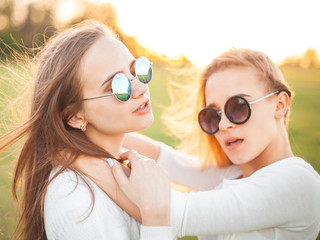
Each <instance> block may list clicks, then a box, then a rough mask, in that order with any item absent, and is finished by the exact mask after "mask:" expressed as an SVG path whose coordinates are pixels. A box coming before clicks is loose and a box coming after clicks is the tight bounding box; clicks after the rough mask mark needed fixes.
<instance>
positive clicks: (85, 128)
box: [80, 123, 87, 132]
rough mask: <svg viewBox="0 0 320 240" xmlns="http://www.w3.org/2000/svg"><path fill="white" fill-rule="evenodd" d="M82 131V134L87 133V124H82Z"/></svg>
mask: <svg viewBox="0 0 320 240" xmlns="http://www.w3.org/2000/svg"><path fill="white" fill-rule="evenodd" d="M80 129H81V131H82V132H85V131H86V130H87V123H82V124H80Z"/></svg>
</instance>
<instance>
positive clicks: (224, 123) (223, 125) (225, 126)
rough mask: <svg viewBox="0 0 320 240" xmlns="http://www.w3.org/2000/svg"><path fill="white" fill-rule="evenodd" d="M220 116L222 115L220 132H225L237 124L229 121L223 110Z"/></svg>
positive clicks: (219, 125)
mask: <svg viewBox="0 0 320 240" xmlns="http://www.w3.org/2000/svg"><path fill="white" fill-rule="evenodd" d="M219 115H220V121H219V124H218V127H219V130H221V131H223V130H227V129H230V128H233V127H234V125H235V124H234V123H232V122H231V121H230V120H229V119H228V117H227V115H226V113H225V111H223V110H222V111H220V112H219Z"/></svg>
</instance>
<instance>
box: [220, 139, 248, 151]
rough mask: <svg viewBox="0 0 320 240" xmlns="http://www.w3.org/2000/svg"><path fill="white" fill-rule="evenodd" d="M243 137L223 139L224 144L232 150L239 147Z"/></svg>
mask: <svg viewBox="0 0 320 240" xmlns="http://www.w3.org/2000/svg"><path fill="white" fill-rule="evenodd" d="M243 141H244V139H243V138H237V137H230V138H226V139H225V140H224V144H225V145H226V147H227V149H228V150H233V149H236V148H237V147H239V146H240V145H241V144H242V143H243Z"/></svg>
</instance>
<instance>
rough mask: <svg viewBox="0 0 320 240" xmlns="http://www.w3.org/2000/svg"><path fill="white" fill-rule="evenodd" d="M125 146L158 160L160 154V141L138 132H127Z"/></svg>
mask: <svg viewBox="0 0 320 240" xmlns="http://www.w3.org/2000/svg"><path fill="white" fill-rule="evenodd" d="M123 147H125V148H127V149H134V150H135V151H137V152H138V153H139V154H141V155H143V156H146V157H148V158H151V159H154V160H156V161H157V160H158V157H159V155H160V146H159V142H157V141H155V140H153V139H151V138H149V137H147V136H144V135H142V134H138V133H127V134H126V135H125V138H124V142H123Z"/></svg>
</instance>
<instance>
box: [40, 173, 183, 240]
mask: <svg viewBox="0 0 320 240" xmlns="http://www.w3.org/2000/svg"><path fill="white" fill-rule="evenodd" d="M57 171H58V168H55V169H53V171H52V172H51V175H50V178H52V176H53V175H54V174H55V173H56V172H57ZM86 180H87V181H88V183H89V184H90V186H91V188H92V190H93V192H94V197H95V202H94V207H93V208H91V206H92V196H91V193H90V190H89V188H88V186H87V185H86V183H85V182H84V181H83V180H82V179H81V178H78V179H77V177H76V175H75V174H74V172H73V171H71V170H65V171H64V172H62V173H61V174H59V175H58V176H57V177H56V178H55V179H54V180H53V181H52V182H51V183H50V184H49V187H48V190H47V192H46V195H45V200H44V220H45V231H46V235H47V238H48V239H49V240H88V239H90V240H91V239H92V240H107V239H109V240H111V239H115V240H138V239H140V240H147V239H150V240H151V239H152V240H163V239H175V236H176V233H177V230H176V228H174V227H146V226H140V223H139V222H137V221H136V220H134V219H133V218H132V217H130V216H129V215H128V214H127V213H126V212H125V211H123V210H122V209H121V208H120V207H119V206H118V205H117V204H116V203H115V202H113V201H112V200H111V199H110V198H109V197H108V196H107V195H106V194H105V193H104V192H103V191H102V190H101V189H100V188H99V187H98V186H97V185H96V184H95V183H94V182H92V181H91V180H90V179H89V178H86ZM91 210H92V211H91ZM140 228H141V230H140Z"/></svg>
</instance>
